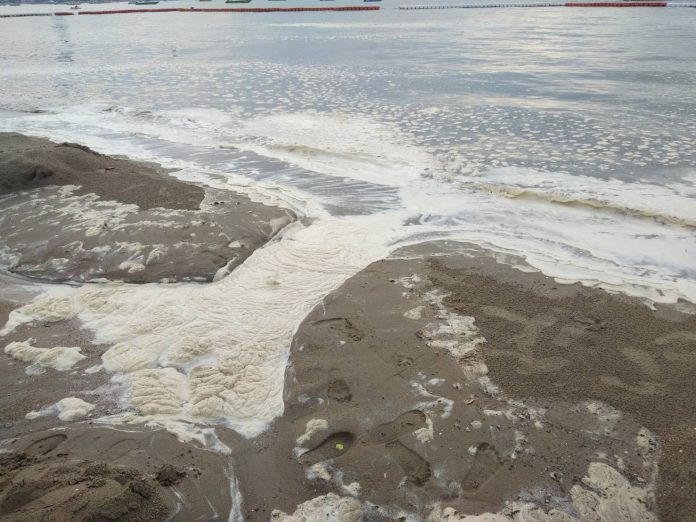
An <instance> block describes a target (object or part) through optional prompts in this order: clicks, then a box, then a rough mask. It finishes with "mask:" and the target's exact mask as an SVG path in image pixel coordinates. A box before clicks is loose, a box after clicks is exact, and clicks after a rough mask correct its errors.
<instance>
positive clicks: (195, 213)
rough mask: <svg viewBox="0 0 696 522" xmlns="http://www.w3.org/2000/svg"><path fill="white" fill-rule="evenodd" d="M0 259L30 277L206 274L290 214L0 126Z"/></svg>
mask: <svg viewBox="0 0 696 522" xmlns="http://www.w3.org/2000/svg"><path fill="white" fill-rule="evenodd" d="M0 209H2V212H1V213H0V237H1V238H2V243H1V244H0V264H2V265H4V266H3V267H4V268H5V269H6V270H9V271H10V272H12V273H15V274H21V275H24V276H27V277H30V278H32V279H38V280H46V281H53V282H64V281H74V282H83V281H91V280H105V279H106V280H110V281H115V280H119V281H125V282H131V283H145V282H153V281H164V282H175V281H211V280H212V279H213V278H214V277H215V275H216V273H218V271H220V272H219V275H218V277H219V276H221V275H223V274H224V273H227V272H229V271H231V270H232V269H233V268H234V267H235V266H237V265H239V264H240V263H242V262H243V261H244V260H245V259H246V258H247V257H248V256H249V255H251V253H252V252H253V251H254V250H255V249H257V248H258V247H260V246H262V245H263V244H265V243H266V242H267V241H268V240H269V239H270V238H271V237H273V235H275V234H276V233H277V232H278V231H279V230H281V229H282V228H283V227H284V226H285V225H287V224H289V223H290V222H292V221H293V220H294V215H293V214H292V213H291V212H289V211H287V210H283V209H279V208H275V207H270V206H267V205H263V204H260V203H254V202H252V201H250V200H249V199H248V198H247V197H245V196H243V195H241V194H237V193H234V192H229V191H219V190H212V189H203V188H202V187H199V186H196V185H192V184H189V183H184V182H182V181H179V180H177V179H175V178H174V177H172V176H169V175H167V174H166V173H165V172H163V171H162V170H161V169H159V168H156V167H155V166H151V165H144V164H140V163H135V162H131V161H127V160H123V159H116V158H111V157H109V156H104V155H100V154H97V153H96V152H94V151H92V150H90V149H88V148H86V147H83V146H80V145H75V144H69V143H67V144H66V143H64V144H56V143H53V142H50V141H48V140H45V139H40V138H30V137H25V136H21V135H18V134H11V133H0Z"/></svg>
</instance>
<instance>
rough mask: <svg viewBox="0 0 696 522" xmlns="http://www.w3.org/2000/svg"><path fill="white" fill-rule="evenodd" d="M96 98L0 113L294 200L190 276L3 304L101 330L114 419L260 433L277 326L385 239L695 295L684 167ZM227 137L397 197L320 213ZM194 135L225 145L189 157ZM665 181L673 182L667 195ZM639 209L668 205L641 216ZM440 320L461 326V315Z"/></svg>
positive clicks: (328, 121)
mask: <svg viewBox="0 0 696 522" xmlns="http://www.w3.org/2000/svg"><path fill="white" fill-rule="evenodd" d="M103 109H104V107H103V106H82V107H79V108H72V109H69V110H68V109H58V110H56V111H55V112H54V113H53V114H42V115H27V116H23V117H17V118H12V119H11V120H7V121H0V128H7V129H8V130H18V131H22V132H27V133H29V134H39V135H40V134H45V133H51V134H52V135H53V136H54V137H55V138H56V139H62V140H69V141H81V142H83V143H85V144H87V145H88V146H91V147H93V148H95V149H96V150H98V151H100V152H108V153H112V154H118V153H122V154H126V155H130V156H132V157H134V158H136V159H141V160H154V161H160V162H161V163H162V164H164V165H165V166H168V167H178V168H181V169H182V170H181V171H180V172H178V173H177V174H176V175H177V176H179V177H181V178H182V179H188V180H195V181H198V182H203V183H207V184H209V185H211V186H215V187H218V188H226V187H227V188H231V187H233V188H235V189H236V190H241V191H246V192H247V193H250V194H251V196H252V197H253V198H257V199H259V200H262V201H264V202H267V203H281V204H283V205H284V206H287V207H290V208H292V209H294V210H295V211H296V212H297V213H298V214H299V215H300V216H304V217H305V218H306V219H303V221H302V222H301V223H297V224H295V225H293V226H291V227H290V228H289V229H287V230H286V231H285V232H284V233H283V234H282V235H281V237H280V238H278V240H277V241H275V242H273V243H271V244H269V245H267V246H266V247H265V248H262V249H260V250H257V251H256V252H255V253H254V254H253V255H252V256H250V257H249V258H248V259H247V260H246V261H245V262H244V263H243V264H242V265H241V266H239V267H237V268H236V269H235V270H234V271H232V273H230V274H229V275H227V276H226V277H224V278H222V279H219V280H218V281H216V282H215V283H213V284H211V285H207V286H205V287H200V286H197V285H179V286H177V287H174V288H167V287H164V286H160V285H156V284H151V285H141V286H138V287H132V286H127V285H115V284H114V285H100V286H92V285H86V286H84V287H83V288H80V289H74V290H73V289H68V290H65V291H63V293H60V292H53V293H51V294H50V295H47V296H43V297H40V298H38V299H36V300H34V301H33V302H32V303H30V304H29V305H27V306H25V307H23V308H21V309H19V310H16V311H15V312H13V313H12V315H11V317H10V320H9V322H8V325H7V326H6V328H5V329H4V331H3V332H4V333H7V332H8V331H10V330H11V329H13V328H14V327H16V326H17V325H18V324H21V323H22V322H27V321H30V320H44V321H52V320H61V319H64V318H70V317H78V318H79V319H80V320H81V321H82V323H83V324H84V325H85V326H86V327H87V328H89V329H91V330H93V331H94V333H95V335H96V340H97V342H101V343H106V344H112V345H113V347H112V348H110V349H109V350H108V351H107V352H106V353H105V354H104V356H103V361H102V363H103V367H104V368H106V369H107V370H109V371H112V372H117V373H123V374H125V375H126V380H127V382H128V383H129V386H128V389H129V396H128V399H129V403H130V405H131V406H132V407H133V412H134V413H132V414H130V415H129V416H123V417H121V418H120V419H119V420H121V421H132V422H141V421H150V422H159V423H162V424H166V423H171V422H183V423H187V422H188V423H204V424H205V423H224V424H226V425H228V426H230V427H232V428H234V429H236V430H238V431H239V432H240V433H242V434H244V435H246V436H252V435H255V434H258V433H260V432H261V431H263V430H264V429H265V427H266V426H267V425H268V423H269V422H270V421H271V420H272V419H273V418H274V417H275V416H277V415H279V414H280V413H282V411H283V400H282V390H283V378H284V369H285V364H286V360H287V351H288V347H289V343H290V339H291V336H292V333H293V331H294V329H295V328H296V327H297V325H298V324H299V323H300V321H301V320H302V319H303V318H304V317H305V316H306V314H307V313H308V312H309V311H310V310H311V308H312V307H313V306H314V305H315V304H317V303H318V302H319V301H320V300H321V299H322V298H323V297H324V296H325V295H326V294H328V293H329V292H330V291H332V290H333V289H335V288H337V287H338V286H339V285H340V284H341V283H342V282H343V281H345V279H347V278H348V277H350V276H351V275H353V274H355V273H356V272H357V271H359V270H360V269H362V268H364V267H365V266H366V265H367V264H369V263H370V262H372V261H375V260H377V259H380V258H383V257H384V256H386V255H388V253H389V252H390V251H391V250H392V249H393V248H395V247H397V246H400V245H404V244H409V243H417V242H420V241H424V240H428V239H433V238H451V239H456V240H462V241H467V242H471V243H476V244H479V245H482V246H484V247H488V248H491V249H493V250H495V251H497V252H499V253H502V254H510V255H516V256H520V257H523V258H524V259H525V260H526V262H527V263H528V264H529V265H530V266H532V267H534V268H536V269H539V270H541V271H543V272H544V273H546V274H548V275H550V276H553V277H556V278H558V279H559V280H561V281H563V282H572V281H581V282H583V283H584V284H587V285H592V286H599V287H604V288H607V289H610V290H613V291H619V292H625V293H627V294H630V295H635V296H639V297H642V298H645V299H650V300H652V301H655V302H672V303H673V302H676V301H677V300H679V299H685V300H689V301H692V302H696V273H695V272H694V268H693V260H694V258H696V238H695V237H694V231H693V229H692V228H690V227H685V226H681V225H680V224H679V222H680V221H679V220H682V221H683V222H684V223H686V222H687V221H688V220H690V219H691V218H692V217H693V209H692V210H689V208H688V204H689V203H690V201H691V200H690V198H691V196H692V195H693V192H694V191H693V190H692V188H688V186H687V185H684V187H682V186H671V187H663V188H661V189H660V191H659V197H656V198H654V199H652V200H651V201H650V202H649V203H641V198H643V197H644V196H645V193H646V189H645V187H643V186H642V185H641V184H640V183H620V182H613V181H608V182H601V181H598V180H595V179H594V178H586V179H585V178H583V179H581V180H579V181H578V180H576V179H572V177H571V176H566V175H561V174H557V175H556V174H554V175H548V176H547V175H546V174H544V175H542V174H540V173H536V172H535V171H522V170H504V169H503V170H490V172H488V173H487V174H486V175H484V176H483V178H482V180H479V179H478V178H476V177H475V176H470V179H467V178H462V177H459V178H458V177H457V176H452V175H451V174H452V173H451V172H450V171H448V170H446V169H443V170H439V169H440V166H439V165H440V164H439V160H438V159H436V156H435V155H433V154H432V153H431V152H429V151H428V150H427V149H426V148H422V147H419V146H416V145H414V142H413V141H412V140H411V138H410V137H409V135H408V134H407V133H405V132H403V131H402V130H400V129H399V127H398V126H396V125H393V124H386V123H384V122H381V121H379V120H377V119H375V118H373V117H371V116H369V115H364V114H363V115H348V114H342V113H336V112H331V113H324V114H321V113H316V112H301V113H284V114H271V115H261V116H259V117H256V118H254V119H250V120H244V119H243V118H242V117H241V113H240V112H239V111H236V110H230V111H228V112H224V111H217V110H207V109H206V110H201V109H191V110H188V109H186V110H183V109H182V110H177V111H162V112H159V113H147V114H143V113H139V112H138V111H136V110H131V109H117V110H110V111H108V112H104V110H103ZM431 112H432V111H431ZM133 133H137V134H138V136H134V135H133ZM107 136H108V139H107ZM147 140H150V141H152V140H155V142H156V144H158V145H161V144H162V143H166V144H168V146H169V150H171V151H173V152H171V153H169V154H168V155H167V154H165V155H163V154H162V152H161V147H160V146H149V145H147V143H148V141H147ZM220 147H232V149H227V148H222V149H221V148H220ZM235 148H237V149H240V148H241V149H245V150H249V151H252V152H253V151H255V152H256V153H259V154H262V155H264V156H266V157H269V158H273V159H275V160H282V161H283V162H288V163H292V164H294V165H298V166H300V167H302V168H303V169H305V172H308V173H309V172H313V173H314V174H313V176H314V177H313V178H311V179H312V180H313V181H317V180H326V179H334V178H335V179H339V180H344V179H354V180H359V181H360V182H362V183H364V184H365V185H364V186H365V187H370V186H378V185H379V186H388V187H393V188H394V189H396V191H397V194H398V198H394V199H393V200H390V201H389V202H387V203H386V204H385V205H383V206H382V207H381V210H380V211H379V212H373V213H368V214H366V215H359V216H356V215H350V214H349V213H348V212H349V211H350V210H351V208H350V203H344V207H340V198H339V199H337V200H335V201H337V203H336V204H337V205H338V207H339V210H341V212H338V214H341V213H342V212H346V215H339V216H332V215H330V214H329V212H327V211H326V209H325V208H323V207H322V204H321V201H322V200H321V197H319V196H317V194H316V193H315V192H313V190H315V188H314V186H313V185H321V183H310V184H306V185H304V186H303V187H302V189H298V188H297V185H296V179H295V178H296V177H301V171H299V170H295V171H292V172H293V173H294V174H297V176H295V177H293V176H288V175H287V172H288V171H287V170H283V171H282V172H281V173H279V174H277V175H276V173H275V172H274V171H273V170H272V169H271V170H270V171H268V172H266V171H263V172H262V174H263V175H262V176H261V175H260V174H259V172H260V171H254V169H260V168H261V166H260V165H261V164H260V163H258V164H255V165H256V166H255V167H253V168H251V167H249V166H248V165H249V163H248V162H249V161H251V160H250V159H249V158H246V157H245V156H243V155H241V154H240V153H239V152H238V150H235ZM177 150H181V151H184V150H186V151H187V152H186V153H185V154H184V153H183V152H181V153H180V154H179V155H178V154H177V152H176V151H177ZM206 153H210V154H213V153H214V154H215V155H216V157H218V156H219V155H222V157H223V158H224V159H222V160H220V159H217V160H215V162H213V163H205V162H202V163H201V162H199V160H198V159H197V158H199V157H203V156H204V155H205V154H206ZM250 154H251V153H250ZM200 161H202V160H200ZM245 162H247V163H245ZM245 165H246V166H245ZM236 167H239V170H235V168H236ZM245 169H246V170H245ZM279 172H280V171H279ZM257 175H258V176H260V177H258V176H257ZM486 176H488V178H486ZM474 178H476V180H477V181H483V182H486V183H492V184H495V185H496V186H501V187H512V188H513V189H514V190H522V191H524V190H532V189H533V190H534V191H538V192H543V191H546V192H544V193H548V194H551V196H552V197H544V198H542V197H538V198H522V197H513V198H510V197H505V196H506V194H502V193H499V192H496V191H492V190H482V189H481V186H474V183H473V181H474ZM569 178H571V179H569ZM341 183H342V182H341ZM564 183H565V184H566V186H565V187H564V188H563V189H559V188H557V186H559V185H561V186H562V185H563V184H564ZM684 183H685V184H688V181H684ZM377 184H378V185H377ZM338 186H339V188H340V186H341V185H340V183H339V185H338ZM593 187H596V190H595V192H594V193H593V192H592V191H593V190H594V189H593ZM682 189H683V194H682V195H681V196H680V197H678V198H672V197H671V194H678V193H679V191H681V190H682ZM339 194H340V192H339ZM559 194H560V196H559ZM563 198H570V199H572V198H575V199H578V200H579V199H582V200H584V201H590V200H593V201H594V200H596V201H605V202H609V203H611V205H605V206H606V207H617V208H618V207H621V208H625V209H633V210H634V211H635V212H633V214H635V215H632V213H631V212H625V213H623V214H621V213H617V212H616V211H615V210H616V209H615V208H607V209H605V208H602V207H601V205H596V206H589V205H567V204H564V203H563V202H561V204H555V203H554V201H553V200H554V199H563ZM346 201H349V200H346ZM670 203H674V204H672V205H671V208H665V207H667V206H669V204H670ZM650 213H654V214H657V213H661V214H663V215H665V216H674V217H675V218H678V219H674V220H671V221H670V220H666V221H669V222H668V223H665V222H664V221H660V220H655V219H647V215H648V214H650ZM413 313H414V315H415V313H416V312H413ZM450 329H451V330H452V332H450V333H452V334H453V333H454V332H455V330H457V331H459V330H462V331H464V330H466V331H472V332H473V325H472V324H470V322H462V323H461V324H457V325H454V324H450ZM439 334H442V335H440V337H443V336H444V337H443V339H441V340H440V341H438V342H440V347H442V348H446V349H450V350H452V349H455V348H457V349H459V347H458V345H457V346H455V344H452V343H449V344H447V342H448V339H447V338H445V337H446V335H445V334H447V332H439ZM439 334H438V335H439ZM475 342H476V339H475V335H473V333H472V338H471V343H472V345H475ZM443 343H444V344H443ZM462 353H463V352H462Z"/></svg>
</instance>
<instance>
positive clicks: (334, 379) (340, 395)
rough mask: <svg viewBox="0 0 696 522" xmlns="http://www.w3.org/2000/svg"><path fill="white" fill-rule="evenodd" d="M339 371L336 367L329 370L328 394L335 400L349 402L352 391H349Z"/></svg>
mask: <svg viewBox="0 0 696 522" xmlns="http://www.w3.org/2000/svg"><path fill="white" fill-rule="evenodd" d="M341 377H342V376H341V372H340V371H338V370H337V369H335V368H334V369H332V370H331V371H329V385H328V391H327V393H328V396H329V399H331V400H334V401H336V402H350V400H351V399H352V398H353V393H352V392H351V391H350V386H348V383H347V382H346V381H344V380H343V379H342V378H341Z"/></svg>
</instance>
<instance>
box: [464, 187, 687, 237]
mask: <svg viewBox="0 0 696 522" xmlns="http://www.w3.org/2000/svg"><path fill="white" fill-rule="evenodd" d="M460 185H461V186H465V187H467V188H473V189H475V190H481V191H484V192H488V193H491V194H496V195H501V196H505V197H508V198H517V199H534V200H538V201H545V202H549V203H556V204H562V205H573V206H578V207H589V208H593V209H599V210H608V211H613V212H618V213H620V214H623V215H626V216H631V217H638V218H647V219H657V220H658V221H661V222H662V223H665V224H672V225H679V226H683V227H689V228H696V220H693V219H690V218H684V217H680V216H677V215H672V214H668V213H666V212H663V211H660V210H652V209H647V208H635V207H630V206H623V205H620V204H616V203H614V202H612V201H608V200H605V199H596V198H583V197H578V196H576V195H572V194H564V193H563V192H547V191H543V190H535V189H532V188H526V187H525V188H522V187H514V186H509V185H496V184H493V183H486V182H464V183H461V184H460ZM695 204H696V202H695Z"/></svg>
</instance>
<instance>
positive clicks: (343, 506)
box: [271, 493, 363, 522]
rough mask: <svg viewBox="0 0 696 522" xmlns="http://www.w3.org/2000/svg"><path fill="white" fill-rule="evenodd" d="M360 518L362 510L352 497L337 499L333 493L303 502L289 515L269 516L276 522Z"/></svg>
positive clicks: (350, 521)
mask: <svg viewBox="0 0 696 522" xmlns="http://www.w3.org/2000/svg"><path fill="white" fill-rule="evenodd" d="M362 518H363V509H362V506H361V505H360V502H358V501H357V500H355V499H354V498H352V497H339V496H338V495H336V494H335V493H328V494H326V495H322V496H320V497H316V498H313V499H311V500H308V501H306V502H303V503H302V504H300V505H299V506H297V508H296V509H295V512H294V513H292V514H291V515H288V514H287V513H284V512H282V511H280V510H273V513H272V514H271V520H273V521H278V522H309V521H312V520H323V521H326V522H358V521H359V520H362Z"/></svg>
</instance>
